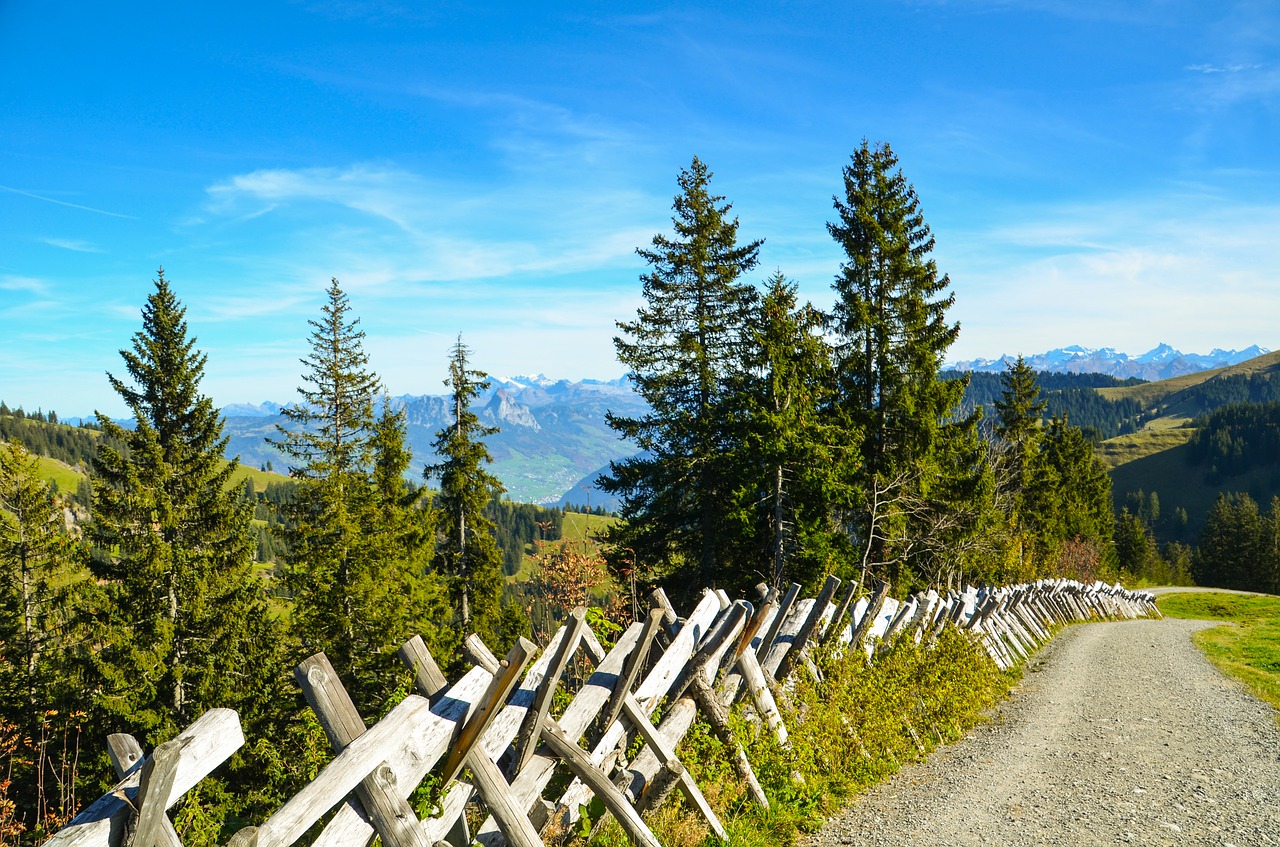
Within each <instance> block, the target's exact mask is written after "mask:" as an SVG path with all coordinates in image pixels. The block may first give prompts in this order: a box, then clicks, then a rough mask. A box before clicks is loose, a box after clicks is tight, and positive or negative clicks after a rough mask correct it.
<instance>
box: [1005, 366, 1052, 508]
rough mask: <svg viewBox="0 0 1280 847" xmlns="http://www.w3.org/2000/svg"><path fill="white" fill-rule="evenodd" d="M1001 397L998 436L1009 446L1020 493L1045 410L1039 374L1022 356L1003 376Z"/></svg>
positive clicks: (1013, 474) (1012, 467)
mask: <svg viewBox="0 0 1280 847" xmlns="http://www.w3.org/2000/svg"><path fill="white" fill-rule="evenodd" d="M1000 386H1001V391H1000V397H999V398H998V399H997V400H996V401H995V404H994V407H995V413H996V421H995V427H994V430H995V434H996V437H998V438H1000V439H1001V440H1002V441H1004V442H1005V443H1006V444H1008V445H1009V446H1010V448H1011V449H1010V465H1011V466H1010V468H1009V473H1010V477H1011V483H1012V485H1013V486H1014V488H1015V490H1016V491H1017V492H1019V493H1020V492H1021V491H1022V489H1023V487H1024V486H1025V475H1026V469H1027V465H1028V464H1029V462H1030V456H1031V454H1032V453H1034V452H1035V450H1036V448H1037V446H1038V445H1039V441H1040V435H1041V428H1040V424H1041V421H1042V420H1043V416H1044V410H1045V407H1046V406H1047V405H1048V402H1047V401H1045V400H1043V399H1041V397H1040V385H1039V383H1038V382H1037V380H1036V372H1035V371H1034V370H1032V369H1031V366H1030V365H1028V364H1027V363H1026V361H1025V360H1024V359H1023V358H1022V357H1021V356H1019V357H1018V358H1017V359H1016V360H1015V361H1013V362H1012V363H1011V364H1010V365H1009V367H1008V369H1007V370H1006V371H1005V372H1004V373H1003V374H1001V375H1000Z"/></svg>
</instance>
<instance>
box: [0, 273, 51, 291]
mask: <svg viewBox="0 0 1280 847" xmlns="http://www.w3.org/2000/svg"><path fill="white" fill-rule="evenodd" d="M48 290H49V285H48V283H46V282H45V281H44V280H41V279H36V278H35V277H30V276H12V275H8V274H6V275H3V276H0V291H25V292H27V293H28V294H45V293H47V292H48Z"/></svg>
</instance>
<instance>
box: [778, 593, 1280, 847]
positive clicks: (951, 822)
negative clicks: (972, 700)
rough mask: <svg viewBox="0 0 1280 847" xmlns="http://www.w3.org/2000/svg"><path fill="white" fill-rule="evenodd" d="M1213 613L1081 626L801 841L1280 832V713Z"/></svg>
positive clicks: (1179, 840)
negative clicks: (1248, 682)
mask: <svg viewBox="0 0 1280 847" xmlns="http://www.w3.org/2000/svg"><path fill="white" fill-rule="evenodd" d="M1213 625H1214V624H1213V623H1211V622H1207V621H1187V620H1175V619H1172V618H1170V619H1166V620H1161V621H1154V620H1151V621H1148V620H1142V621H1126V622H1121V623H1105V624H1088V625H1084V626H1074V627H1070V628H1068V629H1067V630H1066V631H1065V632H1062V633H1060V634H1059V635H1058V636H1057V637H1056V638H1055V639H1054V640H1053V642H1051V643H1050V645H1049V646H1048V647H1046V648H1045V649H1044V650H1043V651H1041V653H1040V654H1039V655H1038V656H1036V657H1035V659H1034V660H1033V661H1032V663H1031V664H1030V665H1029V666H1028V667H1027V669H1026V673H1025V674H1024V677H1023V680H1022V683H1021V685H1019V687H1018V689H1017V691H1016V692H1015V693H1014V695H1013V696H1012V697H1011V698H1010V699H1009V700H1008V701H1007V702H1006V703H1005V704H1004V705H1003V706H1002V707H1001V709H1000V712H999V714H998V715H997V716H995V717H994V718H993V720H992V721H991V722H990V723H988V724H986V725H984V726H981V727H979V728H978V729H977V730H975V731H974V732H973V733H972V734H971V735H970V737H968V738H966V739H964V740H963V741H960V742H958V743H956V744H953V745H951V746H949V747H945V748H941V749H939V750H937V751H936V752H935V753H934V754H933V755H932V756H931V757H930V759H929V761H928V762H926V763H924V764H921V765H911V766H908V767H906V768H904V769H903V770H902V771H900V772H899V773H898V774H896V775H895V776H894V777H893V778H892V779H891V780H889V781H888V782H886V783H885V784H883V785H881V786H879V787H877V788H875V789H873V790H871V791H870V792H869V793H868V794H866V795H864V796H863V797H861V798H859V799H858V800H857V801H856V802H855V804H854V805H852V806H850V807H849V808H848V809H846V810H845V812H844V813H843V814H841V815H840V816H838V817H836V818H833V819H832V820H831V821H830V822H829V823H828V824H827V825H826V826H825V827H824V828H823V829H822V831H821V832H819V833H817V834H815V835H813V836H810V837H809V838H808V839H807V840H806V841H805V842H803V844H804V845H805V847H834V845H866V847H894V845H916V846H917V847H919V846H920V845H947V847H953V846H954V845H1011V846H1012V847H1018V845H1054V846H1055V847H1056V845H1064V847H1065V845H1110V844H1123V843H1134V844H1150V845H1157V844H1179V845H1182V844H1195V845H1236V847H1252V845H1267V844H1275V845H1280V725H1278V724H1277V722H1276V713H1275V711H1274V710H1272V709H1271V707H1270V706H1267V705H1266V704H1264V703H1262V702H1260V701H1258V700H1256V699H1254V698H1253V697H1251V696H1250V695H1249V694H1248V693H1246V692H1245V690H1244V689H1243V688H1242V687H1241V686H1240V685H1238V684H1237V683H1235V682H1234V681H1232V680H1229V679H1227V678H1226V677H1224V676H1222V675H1221V674H1220V673H1219V672H1218V671H1217V670H1216V669H1214V667H1213V666H1212V665H1210V664H1209V662H1208V661H1207V660H1206V659H1205V658H1204V657H1203V656H1202V655H1201V654H1200V652H1199V650H1197V649H1196V648H1195V646H1194V645H1192V643H1191V633H1193V632H1195V631H1196V630H1198V629H1203V628H1205V627H1209V626H1213Z"/></svg>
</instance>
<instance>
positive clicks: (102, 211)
mask: <svg viewBox="0 0 1280 847" xmlns="http://www.w3.org/2000/svg"><path fill="white" fill-rule="evenodd" d="M0 191H7V192H9V193H10V194H18V195H20V196H22V197H30V198H31V199H32V200H40V201H42V202H45V203H53V204H55V205H58V206H66V207H67V208H69V209H79V210H80V211H82V212H93V213H94V214H95V215H106V216H107V217H109V218H124V219H126V220H131V221H132V220H137V218H135V217H134V216H133V215H125V214H121V213H120V212H108V211H106V210H105V209H95V208H94V207H92V206H82V205H80V204H79V203H68V202H67V201H66V200H58V199H56V198H53V197H45V196H44V195H43V194H36V193H34V192H31V191H23V190H22V189H20V188H12V187H10V186H8V185H0Z"/></svg>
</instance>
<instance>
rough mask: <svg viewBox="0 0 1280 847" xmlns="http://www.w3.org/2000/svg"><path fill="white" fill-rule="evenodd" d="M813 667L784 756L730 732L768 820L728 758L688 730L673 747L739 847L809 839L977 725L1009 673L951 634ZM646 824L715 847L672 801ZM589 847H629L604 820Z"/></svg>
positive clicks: (681, 842)
mask: <svg viewBox="0 0 1280 847" xmlns="http://www.w3.org/2000/svg"><path fill="white" fill-rule="evenodd" d="M817 665H818V667H819V668H820V670H821V672H822V676H823V678H822V680H821V681H817V680H815V679H814V678H813V677H812V676H810V675H809V674H808V673H807V672H804V671H801V672H799V673H797V675H796V680H797V681H796V685H795V687H794V688H793V689H792V691H791V692H790V706H789V708H788V709H787V710H786V711H784V715H783V719H784V721H785V722H786V724H787V727H788V730H789V733H790V736H789V744H790V746H789V747H787V748H783V747H781V746H780V745H779V744H778V743H777V739H776V738H775V737H774V735H773V734H772V733H770V732H769V731H768V730H767V729H765V728H763V727H761V726H760V725H759V724H758V723H748V722H746V721H745V720H743V719H742V718H741V716H740V715H739V716H738V718H737V720H736V724H735V734H737V735H738V736H739V737H742V738H746V739H749V740H748V742H747V744H746V746H747V755H748V757H749V758H750V760H751V762H752V765H753V767H754V768H755V772H756V776H757V777H758V778H759V780H760V783H761V785H762V787H763V788H764V790H765V794H766V795H767V796H768V798H769V809H768V810H767V811H764V810H761V809H760V808H759V807H758V806H757V805H756V804H755V803H754V802H752V800H751V798H750V795H749V794H748V793H747V791H746V788H745V786H744V785H743V784H742V782H741V780H740V779H739V778H738V776H737V774H736V773H735V772H734V769H733V766H732V764H731V759H732V756H731V755H730V751H728V750H726V749H724V747H723V745H722V744H721V743H720V742H719V740H717V739H716V738H715V736H714V735H712V734H711V733H710V731H706V730H704V728H702V727H701V726H700V725H695V727H694V729H693V731H691V732H690V734H689V736H688V737H687V738H686V739H685V742H684V744H683V745H682V747H681V757H682V761H683V762H684V763H685V765H686V766H687V767H688V768H689V769H690V771H691V772H692V773H693V774H694V778H695V779H696V780H697V782H698V784H699V785H700V786H701V787H702V789H703V792H704V793H705V794H706V795H707V797H708V799H709V800H710V801H711V803H712V805H713V806H714V807H715V809H716V813H717V814H718V815H719V816H720V818H721V820H722V821H723V822H724V824H725V828H726V829H727V830H728V832H729V838H730V841H731V843H733V844H734V845H737V847H779V845H789V844H793V843H795V841H796V839H797V838H798V837H799V836H801V835H802V834H804V833H808V832H814V831H816V830H817V829H819V828H820V827H821V826H822V824H823V823H824V822H825V821H826V820H827V818H829V817H830V816H831V815H832V814H833V813H834V812H835V811H837V810H838V809H839V808H840V807H841V806H843V805H844V804H846V803H848V802H849V801H850V800H851V799H852V798H853V797H855V796H856V795H858V794H859V793H861V792H863V791H865V790H866V789H867V788H869V787H871V786H872V785H875V784H876V783H878V782H880V781H882V780H884V779H885V778H887V777H888V776H890V775H891V774H893V773H894V772H896V771H897V770H898V769H899V768H900V767H902V766H903V765H904V764H907V763H910V762H915V761H919V760H922V759H923V758H924V757H925V756H927V755H928V754H929V753H930V752H931V751H933V749H934V748H936V747H937V746H939V745H940V744H944V743H950V742H952V741H956V740H958V739H959V738H961V737H962V736H963V735H964V734H965V733H966V732H967V731H968V730H970V729H971V728H973V727H974V726H975V725H977V724H978V723H980V722H982V721H983V720H985V718H986V716H987V715H988V714H989V710H990V708H991V707H992V706H994V705H995V704H996V703H997V702H999V701H1000V700H1001V699H1002V698H1003V697H1004V696H1005V695H1006V694H1007V692H1008V690H1009V688H1010V686H1011V685H1012V684H1013V682H1015V681H1016V679H1017V673H1018V672H1017V671H1013V672H1009V673H1003V672H1001V671H999V670H998V669H997V668H996V666H995V664H994V663H993V662H992V661H991V659H990V658H989V657H988V656H987V655H986V654H985V653H984V652H983V651H982V650H981V648H979V647H978V646H977V645H975V644H974V642H973V641H971V640H970V639H969V638H968V637H967V636H965V635H964V634H963V633H961V632H959V631H958V630H955V629H951V628H948V629H946V630H944V631H943V632H942V634H941V636H940V637H939V638H938V640H937V641H936V642H935V643H933V644H932V645H930V646H928V647H923V646H921V645H918V644H916V643H915V642H914V641H913V640H912V639H910V638H903V639H898V640H897V641H895V642H894V643H893V645H892V646H891V647H889V648H888V649H886V650H885V651H884V652H882V653H878V654H877V655H876V658H875V663H874V664H872V663H871V662H868V661H867V659H866V654H865V653H863V652H862V651H854V652H852V653H846V654H844V655H836V654H834V653H832V652H830V651H829V650H828V651H826V652H822V653H820V654H819V655H818V656H817ZM797 715H803V721H802V722H799V721H797V720H796V719H795V718H796V716H797ZM649 823H650V825H651V826H652V828H653V831H654V834H655V835H657V836H658V839H659V840H660V841H661V842H662V843H663V845H666V847H700V846H701V845H706V847H712V845H715V844H718V843H719V841H718V839H716V838H715V836H714V835H712V834H711V833H710V832H709V830H708V829H707V827H706V824H705V823H703V821H702V819H701V818H700V817H698V816H697V814H696V813H695V812H693V811H692V810H690V809H689V808H688V807H687V805H686V804H685V803H684V800H683V798H679V801H678V802H677V800H676V799H675V795H673V799H672V800H671V801H669V802H668V803H666V804H665V805H663V806H662V808H661V809H660V810H659V811H658V812H657V813H656V814H655V815H654V816H653V818H652V819H651V820H650V821H649ZM586 828H587V826H584V827H583V829H584V830H585V829H586ZM592 843H593V844H598V845H604V847H625V845H627V844H629V842H628V840H627V838H626V836H625V834H624V833H623V832H622V830H621V828H620V827H618V826H617V824H615V823H613V822H612V821H611V820H610V821H609V822H608V823H606V825H605V826H603V827H602V828H601V831H600V833H599V834H598V835H597V837H596V839H595V840H593V841H592Z"/></svg>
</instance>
